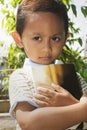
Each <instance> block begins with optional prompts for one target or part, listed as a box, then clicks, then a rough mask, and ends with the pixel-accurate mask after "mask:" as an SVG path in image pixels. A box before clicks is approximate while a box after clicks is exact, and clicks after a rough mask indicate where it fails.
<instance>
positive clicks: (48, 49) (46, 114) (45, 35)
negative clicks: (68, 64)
mask: <svg viewBox="0 0 87 130" xmlns="http://www.w3.org/2000/svg"><path fill="white" fill-rule="evenodd" d="M27 21H28V22H27V23H26V26H25V28H24V31H23V34H22V37H20V35H19V34H18V33H17V32H14V33H12V36H13V38H14V40H15V42H16V43H17V45H18V46H19V47H20V48H24V50H25V52H26V54H27V56H28V57H29V58H30V59H31V60H32V61H33V62H35V63H38V64H45V65H48V64H50V63H52V62H53V61H54V60H55V59H56V58H57V57H58V56H59V55H60V53H61V51H62V49H63V47H64V45H65V42H66V39H67V36H68V34H65V30H64V24H63V22H62V21H61V20H60V18H59V17H58V16H57V15H55V14H53V13H44V12H38V13H34V14H30V15H29V19H27ZM42 25H43V26H42ZM53 87H54V88H55V90H57V92H55V91H50V90H45V89H43V90H41V89H40V88H39V90H38V95H35V98H34V99H33V100H34V101H35V102H37V104H39V105H40V106H44V107H42V108H38V109H36V108H35V107H33V106H31V105H30V104H28V103H26V102H20V103H18V104H17V106H16V108H15V114H16V119H17V121H18V123H19V125H20V127H21V128H22V130H58V129H59V130H64V129H66V128H68V127H70V126H72V125H75V124H77V123H80V122H82V121H87V116H86V110H87V97H82V98H81V100H80V101H78V100H77V99H75V98H74V97H73V96H72V95H71V94H70V93H69V92H67V91H66V90H64V89H62V88H61V87H59V86H55V85H54V86H53ZM44 94H45V95H44ZM47 95H48V96H47ZM50 95H53V96H51V100H52V102H53V104H52V103H51V102H50V100H48V99H50V98H49V97H50ZM38 99H39V100H38ZM41 99H42V101H43V102H41ZM54 100H55V101H54ZM45 106H46V107H45ZM55 106H56V107H55ZM38 115H39V116H38ZM71 119H72V120H71ZM62 124H63V125H62Z"/></svg>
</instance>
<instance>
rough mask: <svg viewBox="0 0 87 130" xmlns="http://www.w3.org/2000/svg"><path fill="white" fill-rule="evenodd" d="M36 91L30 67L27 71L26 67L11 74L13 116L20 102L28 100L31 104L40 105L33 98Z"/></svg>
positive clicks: (11, 111) (10, 88)
mask: <svg viewBox="0 0 87 130" xmlns="http://www.w3.org/2000/svg"><path fill="white" fill-rule="evenodd" d="M34 92H35V85H34V83H33V80H32V75H31V71H30V69H29V68H28V69H27V71H26V70H25V69H18V70H16V71H14V72H13V73H12V74H11V76H10V82H9V99H10V114H11V116H15V115H14V109H15V107H16V105H17V103H18V102H23V101H26V102H28V103H30V104H31V105H33V106H36V107H38V105H37V104H36V103H34V102H33V101H32V98H31V97H32V96H33V93H34Z"/></svg>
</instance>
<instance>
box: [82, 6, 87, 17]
mask: <svg viewBox="0 0 87 130" xmlns="http://www.w3.org/2000/svg"><path fill="white" fill-rule="evenodd" d="M81 11H82V13H83V15H84V17H87V6H83V7H81Z"/></svg>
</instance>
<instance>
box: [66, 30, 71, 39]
mask: <svg viewBox="0 0 87 130" xmlns="http://www.w3.org/2000/svg"><path fill="white" fill-rule="evenodd" d="M69 37H70V33H69V32H68V33H67V34H66V40H67V39H68V38H69Z"/></svg>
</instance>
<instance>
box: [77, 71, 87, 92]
mask: <svg viewBox="0 0 87 130" xmlns="http://www.w3.org/2000/svg"><path fill="white" fill-rule="evenodd" d="M77 78H78V80H79V83H80V85H81V88H82V91H83V93H85V92H87V82H86V81H85V80H84V78H83V77H82V76H81V75H80V74H79V73H77Z"/></svg>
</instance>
